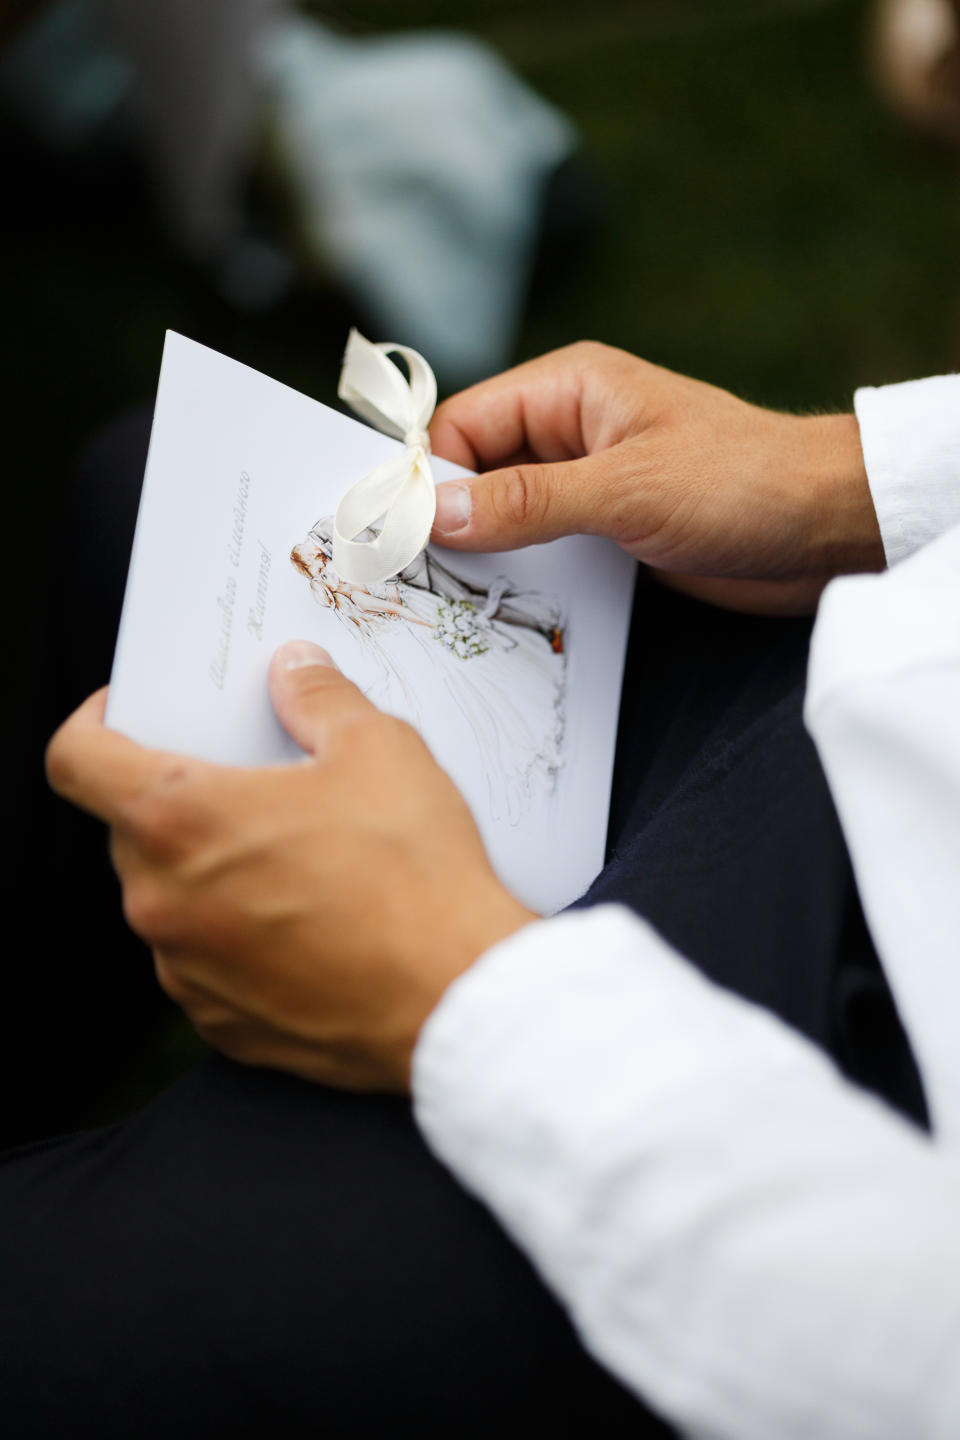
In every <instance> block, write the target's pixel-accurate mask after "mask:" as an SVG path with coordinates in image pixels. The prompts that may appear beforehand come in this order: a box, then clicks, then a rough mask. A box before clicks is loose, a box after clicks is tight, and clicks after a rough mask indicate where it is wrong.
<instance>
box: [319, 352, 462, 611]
mask: <svg viewBox="0 0 960 1440" xmlns="http://www.w3.org/2000/svg"><path fill="white" fill-rule="evenodd" d="M390 355H399V356H400V357H401V358H402V359H403V360H404V361H405V362H406V365H407V370H408V373H409V379H408V378H407V377H406V376H404V375H403V373H402V372H401V371H400V370H399V369H398V367H397V366H396V365H394V364H393V362H392V361H391V360H390V359H389V358H388V357H389V356H390ZM337 394H338V395H339V396H340V399H341V400H344V401H346V403H347V404H348V405H349V406H350V408H351V409H352V410H354V411H356V413H357V414H358V415H362V416H363V418H364V419H365V420H369V422H370V423H371V425H374V426H375V427H376V428H377V429H378V430H382V431H383V432H384V433H385V434H386V435H392V436H394V437H395V438H396V439H398V440H402V441H403V443H404V445H405V447H406V448H405V450H404V452H403V454H402V455H397V456H395V457H394V458H393V459H391V460H387V461H385V462H384V463H383V464H382V465H378V466H377V467H376V468H375V469H373V470H371V471H370V473H369V474H368V475H364V476H363V477H362V478H361V479H360V480H357V481H356V482H355V484H353V485H351V486H350V489H349V490H348V491H347V493H346V494H345V495H344V497H343V499H342V500H341V501H340V504H339V505H338V506H337V513H336V515H335V516H334V518H333V564H334V568H335V569H336V571H337V573H338V574H339V575H341V576H342V577H343V579H344V580H346V581H348V582H349V583H351V584H354V585H376V584H379V583H380V582H381V581H383V580H388V579H389V578H390V576H391V575H396V574H397V572H398V571H399V570H403V569H405V568H406V566H407V565H409V564H411V562H412V561H413V560H415V559H416V557H417V556H418V555H419V554H420V551H421V550H422V549H423V547H424V545H426V543H427V540H428V539H429V536H430V531H431V529H432V527H433V520H434V516H435V515H436V512H437V495H436V487H435V485H434V480H433V472H432V470H431V468H430V460H429V455H430V436H429V433H428V431H427V427H428V425H429V424H430V421H431V419H432V418H433V412H434V410H435V409H436V404H437V382H436V378H435V377H434V373H433V371H432V370H431V369H430V366H429V365H428V364H427V362H426V360H424V358H423V356H422V355H420V354H419V353H418V351H416V350H411V349H410V348H409V346H407V345H387V344H385V345H373V344H371V342H370V341H369V340H365V339H364V338H363V336H362V335H361V334H360V333H359V332H358V331H357V330H351V331H350V335H349V337H348V339H347V348H346V350H345V351H344V356H343V368H342V369H341V371H340V384H339V386H338V387H337ZM381 517H382V519H383V525H382V526H381V528H380V531H379V534H373V535H372V536H370V537H369V538H366V539H359V538H358V537H359V536H361V535H363V534H364V532H365V531H369V530H370V527H371V526H373V525H374V524H375V523H376V522H377V521H378V520H380V519H381Z"/></svg>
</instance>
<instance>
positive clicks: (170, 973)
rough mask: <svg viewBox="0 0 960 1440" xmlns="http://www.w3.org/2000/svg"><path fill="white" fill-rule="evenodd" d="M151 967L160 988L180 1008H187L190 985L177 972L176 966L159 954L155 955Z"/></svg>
mask: <svg viewBox="0 0 960 1440" xmlns="http://www.w3.org/2000/svg"><path fill="white" fill-rule="evenodd" d="M153 968H154V971H155V973H156V977H157V983H158V984H159V986H160V989H161V990H163V992H164V993H165V994H166V995H168V996H169V997H170V999H171V1000H172V1001H173V1003H174V1004H175V1005H179V1006H180V1008H181V1009H182V1010H186V1009H188V1007H189V1002H190V998H191V993H192V992H191V989H190V986H189V985H188V984H187V983H186V981H185V980H184V979H183V977H182V976H181V975H180V974H179V973H178V972H177V970H176V967H175V966H174V965H173V964H171V963H170V962H169V961H168V960H166V959H164V958H163V957H161V956H160V955H155V956H154V958H153Z"/></svg>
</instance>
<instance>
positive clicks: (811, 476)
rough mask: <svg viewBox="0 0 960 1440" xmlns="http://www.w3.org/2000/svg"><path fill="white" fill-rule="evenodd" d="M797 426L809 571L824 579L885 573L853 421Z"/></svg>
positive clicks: (817, 419) (829, 419) (825, 419)
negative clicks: (800, 430)
mask: <svg viewBox="0 0 960 1440" xmlns="http://www.w3.org/2000/svg"><path fill="white" fill-rule="evenodd" d="M799 423H800V424H801V425H803V426H804V435H803V440H804V447H803V448H804V453H805V461H804V465H803V475H804V483H805V484H806V486H807V499H808V505H807V518H808V525H809V552H810V557H811V561H812V563H811V567H810V568H811V570H815V571H817V572H819V573H820V574H822V575H825V576H832V575H849V574H858V573H862V572H865V571H876V570H883V569H884V567H885V563H886V561H885V557H884V550H883V540H882V538H881V535H880V525H879V522H878V520H877V514H876V510H875V508H874V504H873V498H872V496H871V494H870V485H869V482H868V480H867V470H866V465H865V463H864V458H863V446H862V444H861V441H860V427H859V425H858V424H857V418H856V416H855V415H817V416H808V417H804V418H802V419H800V420H799Z"/></svg>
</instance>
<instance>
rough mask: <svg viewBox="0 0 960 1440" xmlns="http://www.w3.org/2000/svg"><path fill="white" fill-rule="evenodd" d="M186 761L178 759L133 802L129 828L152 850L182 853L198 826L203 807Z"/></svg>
mask: <svg viewBox="0 0 960 1440" xmlns="http://www.w3.org/2000/svg"><path fill="white" fill-rule="evenodd" d="M190 781H191V771H190V766H189V764H188V763H187V762H185V761H184V762H180V761H175V762H172V763H171V765H170V766H169V767H168V769H166V770H165V771H164V772H163V773H162V774H161V775H160V776H158V777H157V779H156V780H155V781H154V783H153V784H152V785H150V786H149V787H148V788H147V789H145V790H144V791H143V792H142V793H141V794H140V795H138V796H137V797H136V798H135V799H134V800H133V801H132V802H131V805H130V814H129V828H130V829H131V830H132V831H133V833H134V834H135V835H136V837H137V839H138V840H139V841H140V842H141V844H143V846H144V847H145V848H146V849H148V850H150V851H151V852H152V853H155V854H159V855H168V856H174V855H178V854H180V853H181V851H182V850H183V849H184V847H185V846H186V844H187V842H188V841H189V840H190V839H191V838H193V837H194V836H195V835H196V834H197V831H198V829H199V822H200V818H201V811H200V807H199V805H198V797H197V795H196V794H195V793H194V788H193V786H192V785H191V783H190Z"/></svg>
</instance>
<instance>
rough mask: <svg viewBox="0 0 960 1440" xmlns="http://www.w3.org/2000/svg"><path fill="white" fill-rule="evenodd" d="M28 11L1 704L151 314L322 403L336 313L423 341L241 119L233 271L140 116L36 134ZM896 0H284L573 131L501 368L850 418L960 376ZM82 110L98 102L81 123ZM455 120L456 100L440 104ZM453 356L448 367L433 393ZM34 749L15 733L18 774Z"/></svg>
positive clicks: (938, 188) (7, 254) (107, 75)
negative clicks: (366, 285)
mask: <svg viewBox="0 0 960 1440" xmlns="http://www.w3.org/2000/svg"><path fill="white" fill-rule="evenodd" d="M934 3H935V4H936V3H942V0H934ZM950 3H951V0H946V4H947V6H949V4H950ZM41 8H42V7H37V6H30V5H28V4H26V3H23V4H19V5H7V6H5V7H2V8H0V39H4V40H5V42H6V43H5V49H4V55H3V64H4V66H5V71H4V75H5V80H4V83H5V85H6V92H5V93H6V95H7V101H4V102H3V103H2V104H0V166H2V169H0V181H2V183H0V196H2V205H3V215H4V218H3V227H2V237H3V241H2V243H3V276H4V282H5V284H4V319H5V327H4V328H5V332H6V343H5V345H4V346H3V349H2V356H0V365H2V391H3V398H4V417H5V419H4V458H5V465H4V472H5V479H6V485H5V489H6V494H7V497H8V499H7V507H8V509H7V513H8V515H9V516H12V522H13V534H14V543H13V545H11V546H8V547H7V564H8V580H9V579H11V578H12V582H13V586H14V587H15V588H14V589H13V591H12V593H11V594H10V595H8V604H11V605H12V607H13V610H14V614H15V615H16V620H15V621H13V620H12V619H10V620H8V623H7V625H6V626H5V631H6V640H7V647H6V648H7V657H8V658H7V664H8V668H9V670H10V673H11V679H12V683H11V685H10V686H9V689H8V694H12V696H13V705H14V707H15V708H17V707H18V701H17V694H18V691H19V689H20V682H19V680H18V677H19V676H20V675H22V674H24V673H27V671H26V670H25V669H24V667H25V666H26V665H27V664H28V661H30V660H35V659H36V657H37V654H38V650H40V651H42V653H41V660H42V663H43V664H45V665H56V663H57V659H56V653H55V648H54V642H52V640H51V639H50V638H49V637H45V636H43V635H42V633H41V629H40V624H39V621H38V618H37V617H38V616H39V614H40V611H41V608H42V607H41V598H42V594H43V592H44V591H45V590H46V589H47V588H48V587H49V586H50V585H51V584H55V578H56V573H57V553H58V550H59V549H60V547H62V546H65V545H67V546H68V545H69V544H70V536H69V534H63V533H62V529H61V527H60V524H59V516H60V513H61V499H62V495H63V490H64V486H65V484H66V483H67V480H68V477H69V475H70V473H71V469H72V467H73V465H74V464H75V461H76V458H77V456H78V453H79V452H80V451H81V449H82V447H83V446H84V444H85V443H86V441H87V440H88V439H89V437H90V436H91V434H93V433H94V432H95V431H97V430H98V428H100V427H102V426H103V425H105V424H106V423H107V422H109V421H110V420H111V417H113V416H115V415H116V414H117V413H118V412H121V411H123V410H124V409H125V408H126V407H129V406H131V405H133V404H136V403H139V402H144V401H148V400H149V398H150V396H151V393H152V391H153V389H154V386H155V383H156V376H157V371H158V365H159V359H160V351H161V346H162V342H163V333H164V330H165V329H166V328H168V327H170V328H173V329H177V330H179V331H182V332H183V333H184V334H186V335H189V336H191V337H193V338H194V339H197V340H200V341H203V342H205V343H207V344H209V345H212V346H214V347H216V348H217V349H220V350H223V351H225V352H227V353H229V354H230V355H233V356H235V357H237V358H238V359H241V360H244V361H246V362H248V363H249V364H251V365H253V366H256V367H257V368H259V369H262V370H264V371H266V372H268V373H269V374H271V375H274V376H275V377H277V378H279V379H281V380H284V381H286V382H287V383H289V384H291V385H293V386H295V387H297V388H299V389H302V390H304V391H306V392H307V393H309V394H312V395H315V396H317V397H318V398H320V399H323V400H327V401H332V400H333V394H334V390H335V385H336V378H337V371H338V366H339V357H340V354H341V351H342V347H343V343H344V339H345V334H346V328H347V326H348V325H349V324H350V323H353V322H354V321H358V322H361V323H363V324H364V325H366V326H367V327H368V331H369V333H371V338H374V339H379V338H391V339H396V340H402V341H410V342H411V343H416V341H415V339H414V337H413V336H411V335H409V334H396V333H394V334H389V335H384V334H383V332H382V329H379V328H377V327H378V321H379V322H380V323H382V321H381V316H382V311H381V312H378V308H377V305H376V304H375V303H371V301H370V297H369V296H364V294H363V290H362V286H361V287H358V286H357V284H356V283H355V277H353V278H347V279H345V278H344V273H343V270H342V266H338V264H337V263H336V259H335V257H334V256H332V255H325V253H324V247H323V244H322V243H317V241H316V238H315V237H314V238H313V239H312V240H311V239H310V238H309V237H306V238H305V225H304V217H303V214H302V204H301V199H302V197H298V195H297V193H296V186H295V185H293V184H292V183H291V177H290V173H289V166H285V165H284V164H283V163H282V160H281V159H280V158H278V146H277V143H276V131H275V127H274V126H272V124H271V119H270V115H269V114H268V113H261V108H260V107H259V106H258V110H257V115H256V119H255V124H254V126H253V129H252V131H251V135H250V139H249V157H248V160H247V162H246V163H245V168H244V170H243V178H242V187H241V188H242V194H241V203H242V209H243V215H244V219H243V227H244V235H245V237H246V240H247V241H248V242H250V243H249V244H248V245H247V249H246V251H244V252H243V253H242V254H241V257H240V260H239V261H238V260H237V257H236V255H233V256H232V258H231V255H229V254H227V253H226V252H225V251H223V250H218V249H217V246H216V245H214V246H212V247H208V248H207V249H206V250H205V249H204V246H203V245H202V244H201V245H197V244H192V243H186V242H184V239H183V236H182V235H180V234H178V233H177V226H176V224H174V223H172V222H171V219H170V216H169V215H167V214H164V211H163V202H162V200H161V202H160V203H159V204H158V200H157V180H156V175H155V173H153V172H152V171H151V168H150V166H149V164H147V163H146V162H145V160H144V154H143V152H142V147H141V142H140V139H139V138H138V135H139V132H138V130H137V123H136V120H135V119H134V120H133V121H132V122H131V121H128V120H125V119H123V118H122V117H121V120H120V121H117V119H116V117H108V119H107V121H105V123H104V124H103V125H98V124H96V123H93V122H92V121H90V123H89V124H88V123H87V122H84V125H82V126H80V125H78V133H77V135H76V136H72V137H71V136H70V135H69V134H68V135H67V137H66V139H65V138H64V135H63V133H61V134H60V136H59V139H55V140H51V137H50V134H49V133H46V134H44V133H40V132H41V131H42V129H43V127H42V125H41V126H40V127H39V129H38V125H37V124H36V123H35V122H34V121H32V120H31V119H30V117H29V114H27V113H26V112H25V110H24V106H23V104H22V103H20V102H16V103H8V102H9V97H10V94H11V87H12V91H13V92H16V90H17V84H18V78H19V79H22V76H20V77H18V75H17V73H16V67H17V65H18V64H21V65H22V63H24V62H23V61H22V59H20V58H19V57H21V55H22V51H21V49H20V48H19V47H22V45H23V42H24V37H25V35H27V34H28V30H27V29H26V28H25V26H28V25H29V24H31V23H33V24H36V23H37V22H36V19H35V18H33V19H31V18H25V17H27V12H28V11H31V10H32V11H38V10H40V9H41ZM107 8H108V9H109V7H107ZM921 8H922V7H921ZM890 11H891V7H890V6H889V5H887V6H878V5H877V4H875V3H872V0H590V3H589V4H586V3H584V0H551V3H550V4H549V5H547V4H540V3H533V0H528V3H523V0H461V3H460V4H458V5H457V6H456V7H451V6H445V5H442V4H440V3H432V0H390V3H387V0H340V3H336V4H328V5H321V4H317V5H312V4H310V5H306V4H305V5H302V6H300V12H301V15H306V16H312V17H314V18H316V19H317V20H318V21H320V22H322V23H323V25H324V26H326V27H332V30H333V31H334V32H336V33H337V34H339V35H341V36H343V37H346V38H348V39H351V40H356V41H358V42H359V41H364V42H367V41H371V42H372V41H375V40H377V39H378V38H379V37H381V36H383V35H384V34H386V33H387V32H389V33H390V34H392V35H396V34H397V33H415V32H419V31H421V30H422V29H424V28H427V27H438V26H439V27H443V28H445V29H447V30H449V29H450V28H451V27H454V28H455V29H456V30H457V31H459V32H460V33H461V34H466V35H471V36H476V37H479V38H480V39H481V40H483V41H484V42H486V43H487V44H489V45H490V46H491V47H492V48H493V49H494V50H495V51H496V52H497V53H498V54H499V56H500V57H502V59H503V60H504V61H505V62H507V64H508V65H509V66H510V67H512V70H513V72H514V74H515V75H516V76H517V77H519V78H520V79H521V80H522V81H524V82H525V83H526V85H527V86H529V87H530V88H531V90H532V91H533V92H536V93H537V94H539V95H540V96H542V97H544V98H545V99H546V100H547V101H549V102H551V103H552V105H553V106H554V107H556V109H557V110H558V111H559V112H562V115H564V116H566V117H567V119H568V120H569V121H570V122H572V127H573V129H572V130H571V132H570V134H571V135H572V136H574V139H573V140H572V142H571V143H570V145H569V146H568V147H567V152H568V153H565V154H564V155H563V156H562V157H561V158H560V159H559V160H558V162H557V163H556V164H555V165H552V166H547V167H545V170H544V173H543V175H542V176H541V177H539V178H538V179H537V181H536V183H535V184H534V185H533V187H532V191H531V193H532V194H533V195H534V202H532V203H533V205H534V211H535V216H534V218H535V235H534V238H533V240H532V242H531V247H530V262H529V264H528V265H526V266H525V268H524V270H523V275H522V284H521V291H522V296H523V302H522V304H518V313H517V322H516V326H515V327H514V334H513V338H512V339H511V340H510V343H509V346H508V351H507V352H506V353H504V355H503V360H504V363H506V362H507V361H512V360H515V359H519V358H524V357H529V356H533V355H536V354H538V353H540V352H542V351H545V350H548V349H551V348H553V347H555V346H558V345H562V344H565V343H566V342H568V341H571V340H575V339H578V338H581V337H591V338H596V339H601V340H605V341H608V342H610V343H612V344H616V345H621V346H624V347H626V348H627V349H629V350H632V351H635V352H637V353H639V354H641V355H643V356H645V357H647V358H649V359H651V360H655V361H658V362H660V363H662V364H665V365H668V366H671V367H673V368H675V369H678V370H681V371H685V372H689V373H691V374H693V375H696V376H699V377H701V378H704V379H708V380H711V381H713V382H715V383H717V384H719V385H722V386H726V387H729V388H731V389H733V390H735V391H737V392H738V393H740V394H743V395H745V396H748V397H749V398H751V399H753V400H756V401H759V402H761V403H764V404H767V405H773V406H780V407H784V408H797V409H809V408H817V409H819V408H830V409H833V408H848V407H849V406H850V404H851V397H852V392H853V390H854V388H855V387H856V386H857V385H858V384H862V383H871V382H875V383H882V382H886V381H894V380H901V379H905V378H909V377H911V376H918V375H925V374H932V373H937V372H942V371H945V370H951V369H954V368H957V366H958V364H960V280H958V273H957V271H958V266H957V256H958V253H960V247H958V242H960V163H958V152H957V150H956V148H955V146H954V145H953V144H952V143H951V139H950V132H951V126H950V121H949V115H948V114H946V112H943V114H944V115H945V117H946V118H945V119H944V120H943V123H942V124H941V123H939V119H938V114H937V110H936V104H934V103H933V100H935V99H936V96H935V95H932V102H931V106H930V114H929V115H927V114H925V113H924V104H923V96H922V94H921V96H920V100H919V101H917V99H916V95H914V96H913V97H912V98H911V96H910V95H909V94H906V93H905V91H904V90H903V87H902V86H901V92H900V93H898V90H897V85H898V82H897V79H896V71H897V65H896V58H897V57H896V56H894V57H891V56H890V55H887V56H886V57H884V55H883V45H884V43H886V44H887V45H889V38H888V39H887V41H885V42H884V41H882V40H881V41H879V42H878V39H877V33H878V26H880V27H881V28H882V27H883V26H885V25H886V26H887V27H888V28H889V22H890ZM881 12H882V13H881ZM884 33H886V32H884ZM891 33H896V32H895V30H894V31H893V32H891ZM878 48H879V51H880V59H879V60H878V59H877V54H878ZM921 49H922V46H921ZM934 59H936V57H934ZM11 72H12V73H11ZM91 73H93V74H94V75H96V74H98V73H99V74H100V76H101V81H102V84H103V85H104V86H105V87H107V89H109V86H110V85H111V84H113V83H114V82H115V80H116V74H115V72H112V71H111V70H110V67H109V65H105V68H102V69H101V71H100V72H97V71H96V67H94V70H93V72H91ZM891 75H892V76H893V79H891ZM878 76H879V77H881V78H880V79H878ZM0 78H3V77H2V76H0ZM940 78H942V77H940ZM89 83H93V82H92V81H91V82H89ZM936 83H937V84H939V79H938V80H937V81H936ZM931 84H933V82H931ZM54 88H55V89H56V86H54ZM907 88H909V87H907ZM921 89H922V87H921ZM934 89H935V86H934ZM3 93H4V91H3V87H2V86H0V100H2V96H3ZM931 94H932V92H931ZM81 98H82V97H81ZM101 98H102V97H101ZM87 99H88V101H89V99H90V97H89V96H88V97H87ZM27 108H28V109H29V107H27ZM96 108H97V97H96V96H94V98H93V102H92V105H88V112H89V113H94V112H96ZM103 108H104V111H106V109H108V108H109V107H108V106H107V104H106V101H105V100H104V102H103ZM947 108H948V109H949V102H948V103H947ZM456 110H457V105H456V102H455V101H454V102H452V103H451V104H450V105H449V109H448V111H447V113H448V114H449V115H450V116H451V117H453V116H454V114H455V112H456ZM89 113H88V119H89ZM941 118H942V117H941ZM928 122H929V123H928ZM440 124H441V128H442V116H441V117H440ZM61 128H62V127H61ZM67 129H68V130H69V122H68V124H67ZM80 132H82V133H80ZM958 137H960V132H958ZM324 143H325V141H324V139H323V137H320V138H318V140H317V145H318V147H320V148H322V147H323V144H324ZM258 246H259V247H260V248H259V249H258V248H257V247H258ZM251 247H252V248H251ZM244 257H245V258H244ZM251 257H252V258H251ZM234 262H236V263H234ZM231 264H232V265H233V268H232V270H231ZM245 265H246V269H245V268H244V266H245ZM258 267H259V268H258ZM470 363H471V362H470V361H469V359H468V360H467V361H465V362H464V366H463V367H462V368H461V371H460V372H458V371H457V367H456V366H448V367H446V374H445V375H443V374H442V375H441V380H442V381H444V382H445V383H446V384H447V386H448V388H449V384H450V383H451V380H453V381H454V382H455V381H456V380H459V379H462V378H465V377H467V376H468V374H469V367H470ZM10 571H12V577H11V576H10V574H9V572H10ZM17 595H19V597H20V598H19V600H17V599H16V598H15V597H16V596H17ZM64 601H65V602H66V603H68V602H69V597H64ZM102 678H103V679H104V680H105V679H106V676H104V677H102ZM8 703H9V702H8ZM38 741H39V737H37V736H36V735H33V736H31V737H29V738H28V739H27V740H26V741H20V740H17V741H15V742H14V743H16V744H17V745H23V744H25V745H26V747H27V752H28V755H29V765H35V764H36V760H37V747H38ZM24 763H25V764H26V763H27V762H24ZM19 764H20V760H19V758H18V757H16V756H15V757H14V765H15V766H18V765H19ZM38 858H39V857H38ZM177 1034H178V1035H179V1032H177ZM181 1042H182V1036H181V1037H180V1039H176V1040H175V1041H174V1042H173V1043H170V1042H169V1040H168V1042H167V1046H166V1049H158V1050H157V1052H156V1054H155V1056H154V1059H153V1061H151V1065H152V1066H153V1068H152V1069H151V1068H150V1066H146V1067H145V1068H144V1067H141V1068H142V1069H143V1074H142V1075H141V1078H140V1080H139V1081H136V1082H133V1081H132V1082H131V1084H130V1085H126V1083H125V1082H124V1084H123V1085H121V1084H120V1083H119V1079H118V1080H117V1082H116V1084H115V1085H114V1090H113V1092H112V1098H110V1097H108V1098H107V1099H103V1098H102V1097H101V1098H100V1099H98V1100H97V1102H96V1105H94V1106H93V1108H92V1109H91V1114H92V1115H94V1116H99V1115H102V1114H104V1113H111V1112H112V1111H115V1110H116V1109H117V1108H122V1107H123V1105H125V1104H129V1103H132V1101H133V1099H135V1098H138V1097H139V1095H140V1094H141V1093H144V1092H145V1090H149V1088H150V1086H151V1085H153V1084H154V1083H158V1082H159V1081H160V1080H162V1079H163V1078H165V1076H166V1074H167V1073H168V1072H169V1071H171V1068H173V1069H175V1068H176V1065H177V1064H179V1063H180V1062H181V1060H182V1059H183V1058H184V1057H185V1056H186V1055H187V1054H189V1053H192V1052H191V1051H190V1047H189V1045H188V1044H187V1043H186V1042H182V1043H181ZM144 1076H145V1077H146V1078H144ZM138 1085H139V1088H138Z"/></svg>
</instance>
